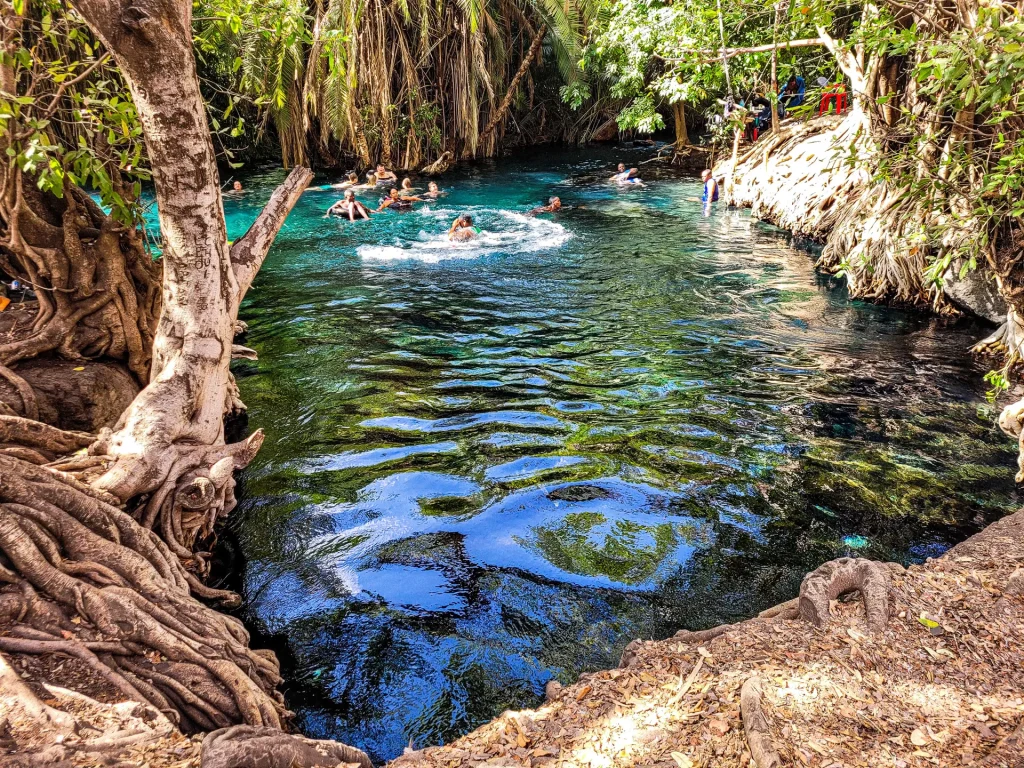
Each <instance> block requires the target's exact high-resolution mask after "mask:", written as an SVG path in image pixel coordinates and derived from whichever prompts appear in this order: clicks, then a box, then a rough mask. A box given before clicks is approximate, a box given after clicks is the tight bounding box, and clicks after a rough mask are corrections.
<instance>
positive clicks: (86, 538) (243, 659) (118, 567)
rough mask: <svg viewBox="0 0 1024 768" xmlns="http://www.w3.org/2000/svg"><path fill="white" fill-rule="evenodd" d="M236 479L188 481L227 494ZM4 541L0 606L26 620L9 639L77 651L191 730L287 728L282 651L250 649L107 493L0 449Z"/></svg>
mask: <svg viewBox="0 0 1024 768" xmlns="http://www.w3.org/2000/svg"><path fill="white" fill-rule="evenodd" d="M200 478H202V481H201V482H200ZM217 482H221V486H220V487H218V486H217ZM225 487H226V484H225V483H223V482H222V481H219V480H211V479H209V478H208V477H206V476H204V475H196V476H194V477H191V478H189V479H187V480H186V481H185V482H184V483H183V488H184V489H185V492H186V494H187V492H188V491H191V490H193V489H196V488H202V489H203V491H202V498H203V500H204V501H205V500H208V499H213V500H214V501H215V502H217V501H219V502H221V503H223V499H224V495H225V493H226V492H225V490H224V489H225ZM207 492H209V495H206V494H207ZM0 552H2V553H3V558H2V564H3V571H2V572H0V574H2V580H3V581H5V582H7V583H8V586H7V587H5V588H3V590H0V609H2V610H3V612H4V613H5V614H6V615H7V616H8V617H9V618H10V619H12V620H13V621H15V622H16V626H15V628H14V630H12V632H13V633H14V634H13V635H12V636H11V637H8V638H0V649H2V650H7V651H16V652H18V653H22V654H25V653H64V654H71V655H74V656H77V657H78V658H80V659H82V660H83V661H85V662H86V663H88V664H89V665H90V666H91V667H92V668H93V669H94V670H96V671H97V672H98V673H100V674H101V675H102V676H103V677H104V678H105V679H107V680H108V682H110V683H111V684H113V685H115V686H116V688H117V689H119V690H120V691H121V692H122V693H123V694H124V695H125V696H126V697H129V698H132V699H135V700H138V701H143V702H146V703H148V704H150V705H152V706H153V707H154V708H156V709H158V710H160V711H163V712H165V713H166V714H167V715H168V717H170V718H171V719H172V721H174V722H176V723H177V724H178V725H179V726H180V727H182V728H184V729H186V730H205V729H210V728H216V727H222V726H225V725H230V724H234V723H239V722H243V723H249V724H253V725H266V726H271V727H274V728H279V727H280V725H281V722H282V718H283V717H284V716H285V714H286V712H285V709H284V705H283V700H282V699H281V696H280V694H279V693H278V692H277V691H276V686H277V685H278V684H279V683H280V680H281V678H280V675H279V672H278V667H277V663H276V661H275V660H273V658H272V657H268V656H267V655H264V654H260V653H257V652H255V651H252V650H250V649H249V647H248V641H249V636H248V633H247V632H246V631H245V629H244V628H243V627H242V625H241V623H240V622H239V621H238V620H237V619H234V618H232V617H228V616H225V615H222V614H220V613H218V612H216V611H215V610H213V609H211V608H208V607H207V606H205V605H203V604H202V603H199V602H198V601H196V600H195V599H194V598H193V597H192V595H191V594H190V580H191V579H190V576H189V574H188V573H187V571H186V570H185V568H184V566H183V565H182V564H181V562H180V561H179V557H178V556H177V555H176V554H175V553H174V552H173V551H172V549H171V548H170V547H169V546H168V545H167V544H165V543H164V542H163V541H162V540H161V539H160V537H159V536H157V535H155V534H154V533H153V532H152V531H150V530H149V529H147V528H145V527H144V526H141V525H139V524H138V523H137V522H136V521H135V520H134V519H133V518H132V517H131V516H130V515H128V514H126V513H125V512H123V511H121V510H120V509H118V508H117V507H115V506H113V505H112V504H110V503H109V497H108V496H107V494H105V493H102V492H99V491H95V490H93V489H92V488H91V487H89V486H87V485H84V484H82V483H80V482H78V481H77V480H75V479H74V478H73V477H71V476H70V475H67V474H66V473H62V472H58V471H55V470H52V469H50V468H47V467H38V466H35V465H33V464H29V463H27V462H24V461H21V460H19V459H15V458H11V457H5V456H0Z"/></svg>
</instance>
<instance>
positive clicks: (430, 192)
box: [423, 181, 448, 202]
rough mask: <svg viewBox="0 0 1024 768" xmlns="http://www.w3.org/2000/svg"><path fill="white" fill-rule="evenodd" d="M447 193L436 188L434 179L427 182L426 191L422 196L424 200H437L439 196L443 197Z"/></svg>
mask: <svg viewBox="0 0 1024 768" xmlns="http://www.w3.org/2000/svg"><path fill="white" fill-rule="evenodd" d="M447 194H448V193H447V192H442V191H441V190H440V189H438V188H437V182H436V181H432V182H430V183H429V184H427V191H426V192H424V193H423V197H424V200H425V202H430V201H431V200H437V198H439V197H444V196H445V195H447Z"/></svg>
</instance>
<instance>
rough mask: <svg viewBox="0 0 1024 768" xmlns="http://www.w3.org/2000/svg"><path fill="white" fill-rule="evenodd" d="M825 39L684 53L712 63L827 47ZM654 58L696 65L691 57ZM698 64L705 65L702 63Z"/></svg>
mask: <svg viewBox="0 0 1024 768" xmlns="http://www.w3.org/2000/svg"><path fill="white" fill-rule="evenodd" d="M825 44H826V43H825V39H824V38H822V37H807V38H804V39H802V40H787V41H786V42H784V43H778V44H772V43H769V44H767V45H753V46H749V47H747V48H725V49H721V48H719V49H714V48H692V49H684V50H683V52H684V53H690V54H696V55H699V56H710V57H712V58H711V59H710V61H718V60H719V59H731V58H732V57H733V56H742V55H743V54H745V53H768V52H770V51H771V50H772V49H778V50H782V49H783V48H810V47H812V46H815V45H825ZM654 58H656V59H661V60H662V61H669V62H673V63H694V62H693V59H692V58H691V57H669V56H659V55H658V54H654ZM697 63H701V64H703V63H705V62H704V61H700V62H697Z"/></svg>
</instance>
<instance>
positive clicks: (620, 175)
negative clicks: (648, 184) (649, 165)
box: [609, 163, 643, 184]
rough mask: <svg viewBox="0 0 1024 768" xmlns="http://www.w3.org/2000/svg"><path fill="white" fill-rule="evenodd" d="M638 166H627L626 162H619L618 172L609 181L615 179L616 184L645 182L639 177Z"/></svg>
mask: <svg viewBox="0 0 1024 768" xmlns="http://www.w3.org/2000/svg"><path fill="white" fill-rule="evenodd" d="M637 173H639V171H637V169H636V168H626V164H625V163H619V170H618V172H616V173H615V174H614V175H613V176H612V177H611V179H609V181H614V182H615V183H616V184H642V183H643V182H642V181H640V179H639V178H638V177H637Z"/></svg>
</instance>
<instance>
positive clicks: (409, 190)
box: [398, 176, 420, 200]
mask: <svg viewBox="0 0 1024 768" xmlns="http://www.w3.org/2000/svg"><path fill="white" fill-rule="evenodd" d="M416 189H417V188H416V187H414V186H413V185H412V179H410V178H409V177H408V176H406V177H405V178H404V179H402V189H401V191H399V193H398V194H399V195H401V196H402V197H404V198H407V199H408V198H413V197H416V196H415V195H414V194H413V192H415V191H416ZM416 199H417V200H419V199H420V198H418V197H417V198H416Z"/></svg>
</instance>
